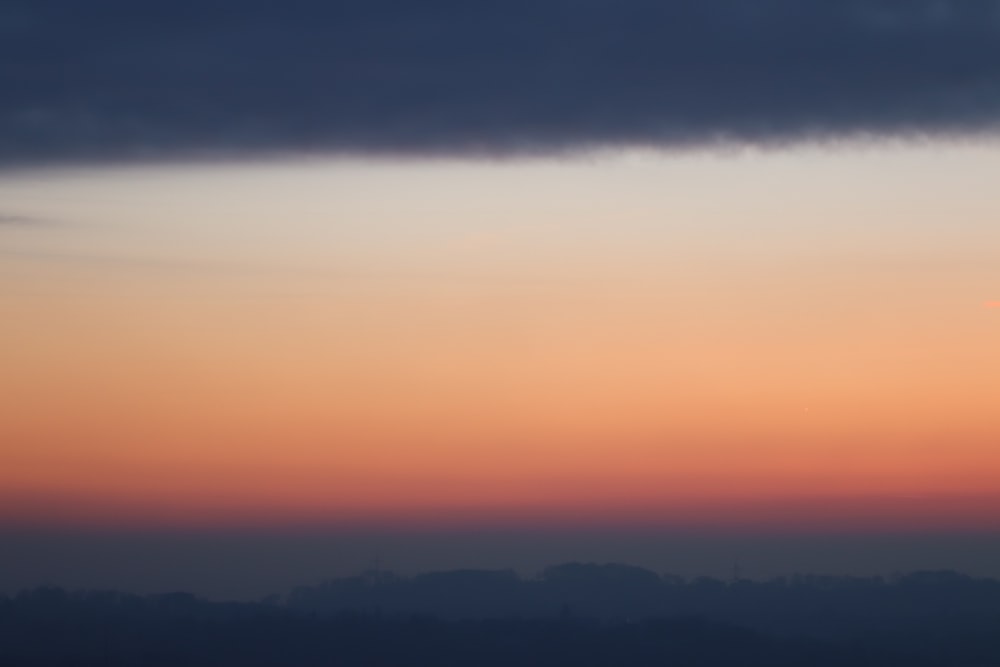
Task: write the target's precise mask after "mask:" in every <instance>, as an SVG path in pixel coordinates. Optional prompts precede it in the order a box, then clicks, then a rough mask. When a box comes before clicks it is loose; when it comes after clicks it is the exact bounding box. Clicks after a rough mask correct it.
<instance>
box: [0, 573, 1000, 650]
mask: <svg viewBox="0 0 1000 667" xmlns="http://www.w3.org/2000/svg"><path fill="white" fill-rule="evenodd" d="M0 665H4V666H10V667H15V666H20V665H35V666H39V667H41V666H49V665H149V666H158V665H170V666H182V665H213V666H219V665H245V666H254V665H283V666H291V667H295V666H298V665H309V666H311V665H349V666H353V665H358V666H373V667H375V666H386V667H394V666H397V665H399V666H404V665H405V666H424V665H428V666H430V665H433V666H436V667H438V666H439V667H447V666H451V665H454V666H456V667H457V666H462V667H478V666H482V667H491V666H497V667H500V666H503V667H513V666H518V665H524V666H529V667H530V666H538V667H543V666H551V665H581V666H589V665H594V666H598V665H600V666H608V667H632V666H636V667H638V666H647V665H704V666H713V667H714V666H716V665H718V666H722V665H725V666H727V667H730V666H735V665H762V666H763V665H768V666H774V667H781V666H789V667H793V666H812V665H816V666H826V665H830V666H833V665H837V666H840V665H844V666H846V665H852V666H855V665H862V666H865V665H872V666H876V665H877V666H878V667H890V666H894V665H901V666H902V665H905V666H915V667H924V666H926V667H932V666H934V667H937V666H941V667H963V666H964V667H985V666H1000V582H997V581H993V580H983V579H972V578H970V577H966V576H963V575H960V574H956V573H953V572H923V573H914V574H910V575H906V576H901V577H897V578H894V579H892V580H884V579H882V578H864V579H861V578H846V577H815V576H807V577H793V578H789V579H779V580H774V581H770V582H763V583H761V582H750V581H735V582H728V583H726V582H721V581H718V580H714V579H708V578H701V579H697V580H693V581H683V580H681V579H679V578H676V577H669V576H668V577H660V576H658V575H656V574H655V573H652V572H649V571H647V570H643V569H640V568H634V567H629V566H624V565H601V566H599V565H580V564H570V565H562V566H556V567H552V568H548V569H547V570H546V571H545V572H544V573H543V574H542V575H541V576H540V577H538V578H536V579H532V580H523V579H519V578H518V577H517V576H516V575H514V574H513V573H512V572H506V571H474V570H462V571H453V572H440V573H433V574H427V575H421V576H418V577H413V578H400V577H395V576H393V575H391V574H389V573H385V572H369V573H366V574H364V575H362V576H358V577H352V578H348V579H340V580H335V581H331V582H328V583H326V584H323V585H320V586H315V587H308V588H299V589H296V590H295V591H293V592H292V593H291V594H290V595H288V596H287V597H286V598H284V599H281V598H271V599H268V600H265V601H261V602H257V603H222V602H209V601H206V600H201V599H198V598H196V597H194V596H191V595H188V594H184V593H170V594H164V595H153V596H135V595H127V594H122V593H114V592H67V591H65V590H62V589H58V588H40V589H35V590H31V591H24V592H22V593H19V594H17V595H15V596H13V597H11V598H4V597H0Z"/></svg>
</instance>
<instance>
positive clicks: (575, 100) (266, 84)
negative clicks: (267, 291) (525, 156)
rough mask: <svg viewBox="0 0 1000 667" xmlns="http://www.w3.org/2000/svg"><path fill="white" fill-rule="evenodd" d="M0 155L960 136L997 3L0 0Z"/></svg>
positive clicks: (988, 88)
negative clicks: (916, 135) (865, 136)
mask: <svg viewBox="0 0 1000 667" xmlns="http://www.w3.org/2000/svg"><path fill="white" fill-rule="evenodd" d="M0 90H2V91H3V97H2V99H0V147H2V150H0V164H2V165H3V166H6V167H12V166H14V167H16V166H20V165H27V164H38V163H49V162H76V161H84V162H92V161H103V160H117V159H135V158H140V159H166V158H182V157H189V156H192V155H219V154H222V155H229V154H236V155H254V154H261V153H268V152H283V151H310V152H323V151H332V152H352V153H354V152H361V153H378V152H389V153H404V154H406V153H414V154H456V153H457V154H470V153H473V154H475V153H510V152H521V151H524V152H554V151H562V150H574V149H581V148H582V149H587V148H593V147H602V146H624V145H656V146H667V147H669V146H684V145H700V144H707V143H716V142H741V143H742V142H748V143H768V142H781V141H795V140H800V139H813V138H829V137H839V136H857V135H879V136H897V135H904V136H907V135H912V134H924V133H927V134H951V133H973V132H981V131H988V130H992V129H993V128H994V127H996V126H997V125H998V121H1000V2H997V1H996V0H951V1H949V0H504V1H503V2H499V1H496V2H486V1H479V2H477V1H472V0H421V1H420V2H415V1H414V0H283V1H282V2H280V3H276V2H271V1H265V0H146V1H144V2H135V1H134V0H88V1H87V2H81V1H80V0H7V2H5V3H3V5H2V6H0Z"/></svg>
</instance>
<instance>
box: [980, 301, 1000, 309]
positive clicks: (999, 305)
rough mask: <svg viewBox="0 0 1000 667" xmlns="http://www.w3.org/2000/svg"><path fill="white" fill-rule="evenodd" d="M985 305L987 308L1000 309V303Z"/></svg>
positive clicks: (990, 302)
mask: <svg viewBox="0 0 1000 667" xmlns="http://www.w3.org/2000/svg"><path fill="white" fill-rule="evenodd" d="M983 305H984V306H985V307H987V308H1000V301H987V302H986V303H985V304H983Z"/></svg>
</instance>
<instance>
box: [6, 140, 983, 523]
mask: <svg viewBox="0 0 1000 667" xmlns="http://www.w3.org/2000/svg"><path fill="white" fill-rule="evenodd" d="M998 173H1000V147H998V146H997V145H995V144H983V145H979V146H975V145H971V144H962V145H959V144H947V143H927V144H921V145H919V146H918V145H900V144H895V145H876V146H857V145H855V146H846V147H809V148H793V149H788V150H782V151H770V152H745V153H741V152H733V153H693V152H692V153H682V154H677V155H671V154H658V153H640V152H632V153H623V154H602V155H597V156H589V157H580V158H566V159H558V160H557V159H552V160H543V159H532V160H512V161H500V162H488V161H474V160H468V161H465V160H455V161H449V160H428V161H419V160H411V161H403V162H391V161H386V160H380V161H364V160H330V161H320V160H312V161H295V160H291V159H290V160H287V161H283V162H261V163H253V164H250V163H247V164H215V165H170V166H144V167H133V168H128V169H126V168H105V169H90V170H76V171H74V170H62V171H50V172H45V171H32V172H24V173H12V174H6V175H4V176H2V177H0V202H2V204H0V216H2V218H0V219H2V220H3V222H2V223H0V312H2V320H3V326H2V327H0V345H2V347H3V349H4V364H3V373H2V380H0V392H2V395H0V405H2V407H0V410H2V411H3V417H2V419H0V442H2V443H4V444H3V465H2V466H0V521H2V522H3V523H4V524H6V525H28V526H49V527H59V526H104V527H109V526H111V527H123V526H143V527H156V526H175V527H202V526H220V527H221V526H259V527H281V526H324V525H326V526H329V525H351V526H366V525H372V526H401V525H406V526H428V527H440V526H452V525H476V526H480V527H482V526H511V525H519V526H538V525H551V526H600V525H615V526H646V527H655V526H675V527H701V526H704V527H719V528H725V529H735V530H742V529H747V530H749V529H760V528H761V527H762V526H766V527H773V528H781V529H788V530H841V529H850V530H867V529H872V528H877V529H879V530H886V529H900V530H907V529H921V530H923V529H956V530H966V529H977V530H981V529H995V528H997V527H1000V524H998V519H997V517H1000V312H998V310H997V308H996V306H997V304H998V302H1000V225H998V224H997V221H998V220H1000V199H998V198H997V197H996V196H995V194H994V191H995V178H996V174H998ZM984 306H985V307H984Z"/></svg>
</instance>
